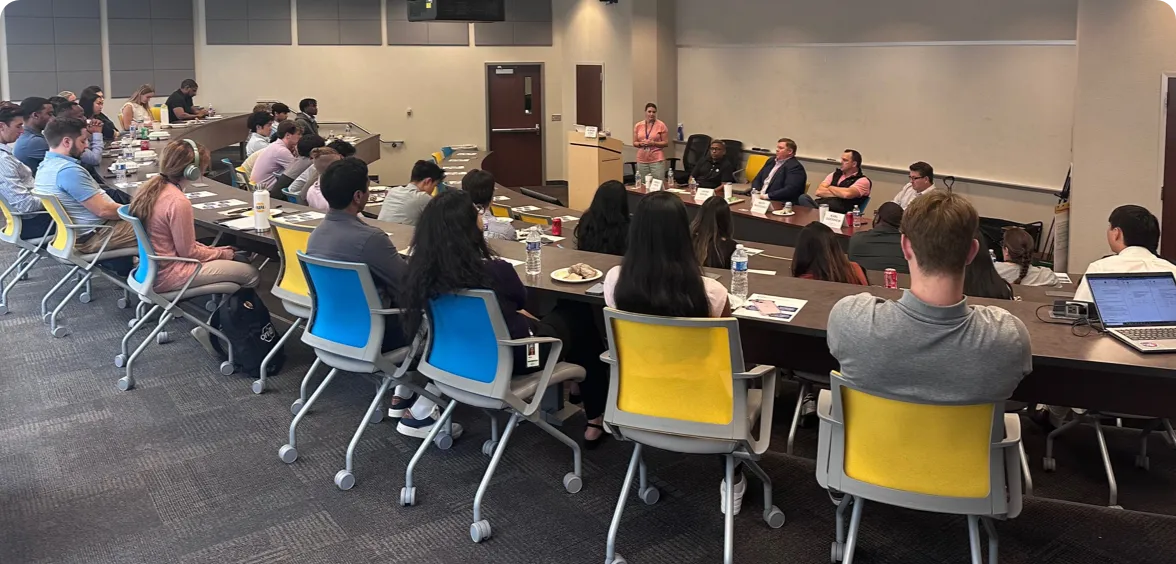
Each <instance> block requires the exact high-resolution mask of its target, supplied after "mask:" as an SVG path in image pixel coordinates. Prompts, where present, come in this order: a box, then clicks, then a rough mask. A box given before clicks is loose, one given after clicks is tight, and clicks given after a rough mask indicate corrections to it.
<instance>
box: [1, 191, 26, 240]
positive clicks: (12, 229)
mask: <svg viewBox="0 0 1176 564" xmlns="http://www.w3.org/2000/svg"><path fill="white" fill-rule="evenodd" d="M0 214H3V216H4V228H3V229H0V241H4V242H7V243H16V242H17V241H19V240H20V230H21V219H20V216H19V215H17V214H16V213H14V212H13V211H12V206H10V205H8V200H7V199H5V198H4V195H3V194H0Z"/></svg>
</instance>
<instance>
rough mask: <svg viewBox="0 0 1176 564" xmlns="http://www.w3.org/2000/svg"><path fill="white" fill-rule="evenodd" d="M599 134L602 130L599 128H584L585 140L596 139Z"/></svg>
mask: <svg viewBox="0 0 1176 564" xmlns="http://www.w3.org/2000/svg"><path fill="white" fill-rule="evenodd" d="M599 134H600V128H598V127H596V126H591V127H585V128H584V138H585V139H596V137H597V136H598V135H599Z"/></svg>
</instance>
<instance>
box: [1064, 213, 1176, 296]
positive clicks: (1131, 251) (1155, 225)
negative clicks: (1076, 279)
mask: <svg viewBox="0 0 1176 564" xmlns="http://www.w3.org/2000/svg"><path fill="white" fill-rule="evenodd" d="M1107 221H1108V222H1109V223H1110V225H1109V226H1108V227H1107V245H1109V246H1110V247H1111V251H1112V252H1113V253H1115V254H1113V255H1111V256H1109V257H1106V258H1103V259H1100V260H1096V261H1094V262H1092V263H1090V267H1089V268H1087V269H1086V273H1087V274H1091V273H1115V274H1118V273H1124V272H1172V273H1174V274H1176V264H1172V263H1170V262H1168V261H1166V260H1164V259H1162V258H1160V257H1158V256H1156V250H1157V249H1159V247H1160V222H1159V220H1157V219H1156V216H1154V215H1152V213H1151V212H1150V211H1147V208H1144V207H1141V206H1119V207H1117V208H1115V211H1113V212H1111V217H1110V218H1108V219H1107ZM1074 299H1075V300H1076V301H1082V302H1093V301H1094V298H1093V297H1092V296H1091V294H1090V286H1089V285H1088V284H1087V283H1086V278H1085V277H1083V279H1082V284H1080V285H1079V286H1078V292H1077V293H1076V294H1075V295H1074Z"/></svg>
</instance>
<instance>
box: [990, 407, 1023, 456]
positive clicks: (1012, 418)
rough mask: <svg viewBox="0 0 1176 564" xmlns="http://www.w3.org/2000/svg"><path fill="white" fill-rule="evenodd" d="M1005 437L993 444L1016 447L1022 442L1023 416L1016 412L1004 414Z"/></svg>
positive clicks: (1002, 446)
mask: <svg viewBox="0 0 1176 564" xmlns="http://www.w3.org/2000/svg"><path fill="white" fill-rule="evenodd" d="M1004 428H1005V438H1004V440H1002V441H1001V442H999V443H994V444H993V445H992V446H995V447H999V448H1009V447H1016V446H1017V444H1019V443H1020V442H1021V416H1020V415H1018V414H1016V413H1006V414H1005V416H1004Z"/></svg>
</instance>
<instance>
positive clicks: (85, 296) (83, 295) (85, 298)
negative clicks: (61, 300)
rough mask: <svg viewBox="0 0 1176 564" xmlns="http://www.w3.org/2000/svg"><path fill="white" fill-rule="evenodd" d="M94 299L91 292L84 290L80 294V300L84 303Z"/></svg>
mask: <svg viewBox="0 0 1176 564" xmlns="http://www.w3.org/2000/svg"><path fill="white" fill-rule="evenodd" d="M93 299H94V296H91V295H90V292H82V293H81V294H79V295H78V301H79V302H82V303H84V304H88V303H90V301H91V300H93Z"/></svg>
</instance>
